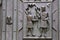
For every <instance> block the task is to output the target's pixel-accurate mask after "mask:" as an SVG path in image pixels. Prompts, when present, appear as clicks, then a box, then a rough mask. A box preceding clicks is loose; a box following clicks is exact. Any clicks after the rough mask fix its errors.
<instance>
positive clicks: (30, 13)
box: [26, 4, 38, 36]
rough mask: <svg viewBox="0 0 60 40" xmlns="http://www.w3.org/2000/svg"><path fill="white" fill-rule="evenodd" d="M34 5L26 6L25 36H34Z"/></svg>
mask: <svg viewBox="0 0 60 40" xmlns="http://www.w3.org/2000/svg"><path fill="white" fill-rule="evenodd" d="M34 6H35V4H31V5H28V8H27V9H26V14H27V33H28V34H27V36H35V33H33V32H35V28H36V27H37V21H38V18H37V16H36V13H35V12H36V11H35V7H34Z"/></svg>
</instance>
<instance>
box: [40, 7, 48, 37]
mask: <svg viewBox="0 0 60 40" xmlns="http://www.w3.org/2000/svg"><path fill="white" fill-rule="evenodd" d="M42 9H43V10H42V12H41V19H40V20H41V26H40V33H41V35H40V37H46V36H45V34H46V32H47V31H48V29H49V28H48V27H49V21H48V20H49V14H48V13H47V12H46V8H45V7H43V8H42Z"/></svg>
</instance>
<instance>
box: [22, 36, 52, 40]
mask: <svg viewBox="0 0 60 40" xmlns="http://www.w3.org/2000/svg"><path fill="white" fill-rule="evenodd" d="M23 39H49V40H50V39H52V37H24V38H23Z"/></svg>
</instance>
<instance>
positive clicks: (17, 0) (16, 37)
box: [16, 0, 18, 40]
mask: <svg viewBox="0 0 60 40" xmlns="http://www.w3.org/2000/svg"><path fill="white" fill-rule="evenodd" d="M16 6H17V12H16V13H17V15H16V16H17V17H16V22H17V23H16V40H18V0H17V5H16Z"/></svg>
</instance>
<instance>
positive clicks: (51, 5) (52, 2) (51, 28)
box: [51, 2, 53, 40]
mask: <svg viewBox="0 0 60 40" xmlns="http://www.w3.org/2000/svg"><path fill="white" fill-rule="evenodd" d="M52 11H53V2H51V36H52V40H53V29H52V27H53V13H52Z"/></svg>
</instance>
